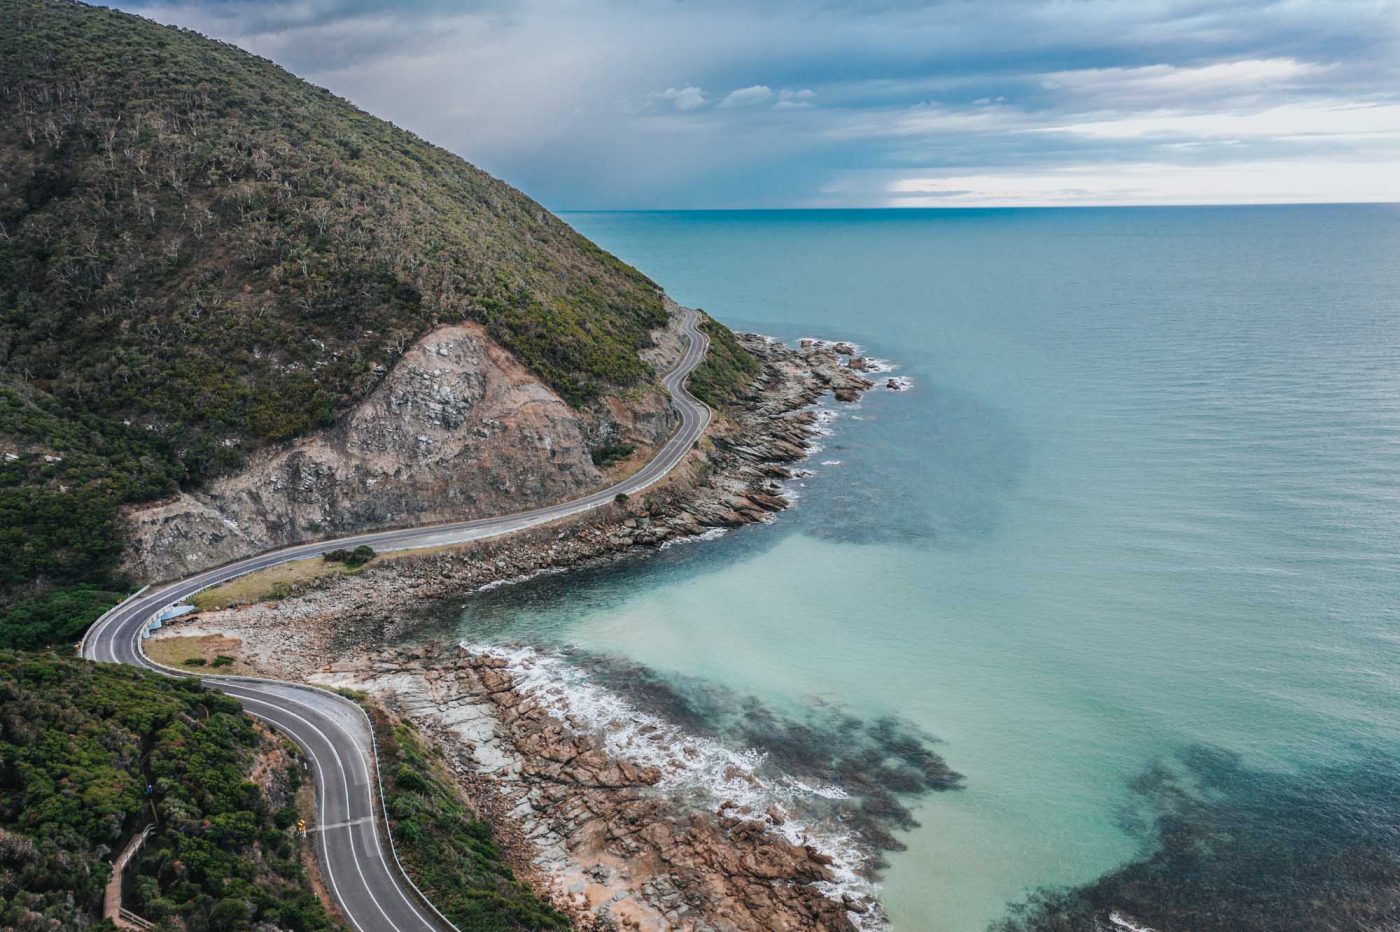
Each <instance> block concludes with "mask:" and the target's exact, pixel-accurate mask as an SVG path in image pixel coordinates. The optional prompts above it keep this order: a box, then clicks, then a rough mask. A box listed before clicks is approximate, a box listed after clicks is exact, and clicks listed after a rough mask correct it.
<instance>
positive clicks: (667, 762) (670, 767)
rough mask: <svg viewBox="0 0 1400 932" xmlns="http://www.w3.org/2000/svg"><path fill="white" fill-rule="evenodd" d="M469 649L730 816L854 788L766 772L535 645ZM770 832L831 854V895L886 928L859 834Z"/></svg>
mask: <svg viewBox="0 0 1400 932" xmlns="http://www.w3.org/2000/svg"><path fill="white" fill-rule="evenodd" d="M462 647H463V648H464V649H465V650H467V651H470V652H471V653H475V654H486V655H490V656H493V657H499V658H501V659H502V660H504V661H505V662H506V669H508V670H509V671H510V673H511V677H512V679H513V680H514V683H515V688H516V689H517V690H518V691H520V692H521V693H522V694H527V695H529V696H531V697H532V698H533V699H534V700H535V701H536V702H538V703H540V705H541V706H542V707H544V708H545V709H547V710H548V711H549V712H550V713H551V714H553V715H554V716H555V717H556V718H558V719H560V720H561V721H564V722H567V723H568V724H569V725H570V726H572V727H573V728H575V729H577V730H579V731H580V732H584V733H588V734H591V735H594V736H596V737H598V738H599V739H600V740H601V741H602V742H603V746H604V748H605V749H606V750H607V752H608V754H610V755H612V756H614V757H618V758H622V759H623V760H626V761H628V762H630V763H633V764H636V765H639V766H643V767H646V766H651V767H655V768H657V770H658V771H660V773H661V780H660V782H659V783H658V784H657V787H658V788H659V789H661V790H665V791H669V792H671V793H674V794H676V795H677V796H678V797H682V798H684V799H686V800H688V801H691V802H694V803H698V804H700V805H703V806H705V807H706V808H708V809H710V810H711V811H713V812H716V813H719V812H721V810H723V812H724V813H726V814H729V815H736V816H741V817H745V818H750V819H764V816H765V814H766V813H767V812H768V810H769V809H770V808H772V807H774V806H777V807H778V809H779V810H780V811H782V812H784V813H785V814H786V813H787V806H789V805H791V804H793V803H795V802H801V801H802V800H803V799H804V798H808V799H810V798H818V799H824V800H833V799H845V798H847V793H846V791H845V790H843V789H841V788H840V787H839V786H835V785H830V784H816V785H813V784H809V783H806V782H803V781H801V780H798V779H796V778H795V777H791V776H785V777H782V778H780V779H779V780H778V781H777V782H773V781H770V780H766V779H764V778H763V777H761V776H759V774H758V770H759V768H760V766H761V765H762V764H763V761H764V759H765V757H766V755H765V754H763V753H762V752H761V751H758V750H755V749H752V748H749V749H745V750H742V751H736V750H732V749H730V748H727V747H725V746H724V745H722V744H720V743H719V742H717V741H713V740H710V739H708V738H702V737H700V736H697V735H694V734H690V733H688V732H686V731H684V730H682V729H681V728H678V727H677V726H675V725H673V724H672V723H670V722H667V721H665V720H664V719H662V718H659V717H657V716H655V715H652V714H650V713H648V712H643V711H642V710H640V709H638V708H636V707H634V706H633V705H631V704H630V703H629V702H627V700H625V699H623V698H622V697H621V696H619V695H618V694H616V693H615V692H613V691H611V690H609V689H607V688H606V687H604V686H600V685H599V684H597V683H596V682H594V681H593V679H592V678H591V677H590V676H589V675H588V673H586V672H585V671H583V670H581V669H579V668H578V667H576V666H574V665H572V664H569V663H567V662H566V661H564V660H563V659H561V658H559V657H556V656H551V655H549V654H544V653H541V652H539V651H537V650H535V649H533V648H530V647H499V646H496V645H485V644H468V643H463V644H462ZM768 830H769V831H772V832H775V833H777V834H778V835H780V836H782V837H783V838H785V839H786V840H787V841H789V842H790V843H792V844H794V845H810V846H812V847H813V848H814V849H815V850H817V851H819V852H821V853H822V854H823V855H825V856H826V857H829V858H831V865H830V870H831V873H832V876H833V878H834V879H833V880H832V881H830V882H826V881H822V882H818V883H817V884H815V886H816V888H817V889H818V890H820V891H821V892H822V893H823V894H824V895H825V896H827V897H829V898H831V899H834V900H837V901H841V900H843V899H845V898H848V897H849V898H850V899H852V900H854V901H857V902H859V903H861V904H862V905H864V906H866V908H867V911H866V912H865V913H864V914H861V913H850V918H851V920H852V922H854V923H856V924H857V926H858V927H859V928H862V929H872V930H873V929H880V928H884V926H885V920H884V916H883V911H882V910H881V909H880V905H879V900H878V898H877V894H878V887H877V886H876V885H875V884H874V883H872V882H871V881H869V880H867V879H866V878H865V877H864V876H862V872H863V870H864V868H865V867H866V861H867V858H868V854H867V853H866V851H865V850H864V848H863V847H862V846H861V844H860V843H859V842H858V840H857V839H856V838H855V837H854V836H852V835H850V834H848V833H846V832H843V831H840V830H834V829H826V828H820V829H819V828H817V827H815V826H812V825H809V824H807V823H805V822H803V821H801V820H800V819H796V818H792V817H785V818H784V820H783V823H782V824H781V825H774V824H772V823H771V821H770V822H769V825H768Z"/></svg>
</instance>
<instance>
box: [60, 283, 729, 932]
mask: <svg viewBox="0 0 1400 932" xmlns="http://www.w3.org/2000/svg"><path fill="white" fill-rule="evenodd" d="M681 314H682V315H683V318H682V333H683V334H684V336H685V352H684V354H683V355H682V357H681V359H680V361H679V362H678V363H677V364H676V365H675V366H674V367H673V368H672V369H671V371H670V372H668V373H666V374H665V375H664V376H663V377H662V382H663V383H664V384H665V386H666V388H667V389H668V390H669V391H670V393H671V404H672V406H673V407H674V408H675V410H676V412H677V413H678V414H679V415H680V424H679V426H678V427H677V428H676V430H675V432H674V433H673V434H672V435H671V437H670V439H669V440H667V441H666V443H665V444H663V445H662V447H661V449H660V450H658V451H657V453H656V455H655V456H654V457H652V459H651V460H649V461H648V462H647V464H646V465H645V466H643V467H642V468H641V469H639V470H637V472H635V473H633V474H632V475H631V476H628V477H627V478H626V479H623V480H622V481H620V482H617V483H615V484H613V485H611V486H609V487H608V488H606V489H601V490H599V491H597V492H594V493H592V494H590V495H585V496H584V497H582V498H579V499H575V500H573V501H570V502H563V503H561V504H558V505H550V506H548V507H545V508H536V509H534V510H531V511H524V512H519V513H517V514H510V515H502V516H500V517H495V518H478V519H476V520H472V521H457V522H452V523H449V524H437V525H431V526H426V527H420V528H405V529H399V530H392V531H376V532H371V533H366V534H356V535H353V536H350V537H341V538H336V539H334V540H323V541H317V542H315V543H310V544H298V545H296V546H292V547H284V548H282V549H280V550H271V551H268V552H266V553H262V554H259V555H257V556H254V557H249V558H247V559H245V560H240V561H238V562H236V563H230V564H227V565H225V566H220V567H216V568H214V569H211V570H206V571H204V572H202V573H198V574H196V575H194V576H189V577H186V578H185V579H181V580H177V581H175V582H170V583H164V584H162V585H160V586H157V587H151V588H148V589H143V590H142V591H141V592H138V593H136V594H135V595H133V596H131V597H130V598H129V599H127V600H126V601H124V602H122V603H121V604H120V605H118V606H117V607H116V608H114V609H112V610H111V611H110V612H108V613H107V614H105V615H103V616H102V617H101V618H99V619H98V620H97V621H96V622H95V623H94V624H93V626H92V627H91V628H89V629H88V632H87V634H86V635H85V636H84V638H83V643H82V647H81V651H82V655H83V657H85V658H86V659H88V660H95V661H99V662H104V663H125V664H131V665H133V666H139V667H145V668H146V669H149V670H155V671H157V672H160V673H166V674H170V673H171V672H172V671H169V670H167V669H165V668H163V667H159V666H157V665H156V664H154V663H153V662H152V661H151V660H149V659H148V658H147V657H146V655H145V653H144V651H143V650H142V648H141V637H142V634H143V633H144V632H145V630H146V627H147V625H148V624H149V623H150V622H151V621H152V620H153V619H154V618H155V617H156V616H157V615H159V614H160V613H161V612H162V611H163V610H164V609H166V608H167V607H168V606H170V605H174V604H177V603H179V602H180V601H182V600H184V599H187V598H189V597H190V596H192V595H194V594H195V593H196V592H199V591H200V590H202V589H207V588H209V587H210V586H217V585H219V584H220V583H224V582H227V581H228V580H230V579H234V578H236V577H238V576H243V575H245V574H247V573H252V572H256V571H258V570H262V569H266V568H268V567H270V566H276V565H278V564H279V563H287V562H289V561H292V560H302V559H306V558H307V557H315V556H320V555H321V554H324V553H326V552H328V551H331V550H335V549H336V548H340V547H356V546H359V545H360V544H368V545H369V546H371V547H373V548H375V549H376V550H409V549H415V548H419V547H437V546H441V545H444V544H457V543H465V542H467V541H472V540H480V539H482V538H487V537H498V536H500V535H503V534H511V533H514V532H516V531H520V530H523V529H525V528H529V527H534V526H536V525H539V524H546V523H548V522H551V521H557V520H559V519H560V518H567V517H570V516H572V515H577V514H581V513H583V512H586V511H590V510H592V509H594V508H598V507H600V506H602V505H606V504H607V503H608V502H611V501H613V499H614V498H616V496H617V495H618V494H619V493H624V494H627V495H635V494H637V493H639V492H642V491H644V490H645V489H647V488H648V487H650V486H652V485H654V484H655V483H656V482H658V481H660V480H661V479H663V478H664V477H665V476H666V475H667V474H669V473H670V472H671V470H672V469H674V468H675V467H676V466H677V465H678V464H679V463H680V462H681V461H682V460H683V459H684V458H685V456H686V454H687V453H688V452H689V451H690V449H691V448H692V447H693V446H694V444H695V442H696V441H697V440H699V439H700V435H701V433H702V432H703V431H704V429H705V427H706V426H707V425H708V424H709V422H710V410H709V408H707V407H706V406H705V405H704V404H703V403H702V402H701V401H699V400H698V399H696V398H695V397H693V396H692V395H691V394H690V393H689V392H688V391H687V390H686V388H685V380H686V378H687V377H688V376H689V375H690V373H691V372H692V371H693V370H694V369H695V367H696V366H697V365H699V363H700V360H701V359H703V358H704V356H705V351H706V350H707V349H708V348H709V339H708V338H707V337H706V336H705V334H704V332H703V331H702V330H701V329H700V316H699V314H697V313H696V312H695V311H693V310H691V309H689V308H683V309H682V310H681ZM201 679H203V681H204V682H205V683H206V684H208V685H210V686H212V687H214V688H216V689H219V690H221V691H223V692H225V693H227V694H228V695H230V696H234V697H235V698H237V699H238V700H239V701H240V702H242V703H243V707H244V708H245V709H246V710H247V711H248V712H249V714H251V715H253V716H255V717H257V718H259V719H262V720H263V721H265V722H267V723H269V724H270V725H272V726H274V727H275V728H277V729H278V730H280V731H282V732H283V733H285V734H287V735H288V736H290V737H291V738H292V740H293V741H295V742H296V743H297V744H298V745H299V746H300V747H301V749H302V751H303V752H304V753H305V755H306V759H307V760H308V761H309V762H310V764H311V766H312V768H313V770H314V773H315V780H316V799H317V806H318V812H317V816H316V822H315V825H314V826H312V830H313V831H314V834H315V836H316V837H315V843H316V849H317V852H318V854H319V857H320V864H321V871H322V874H323V876H324V879H325V882H326V886H327V888H328V889H329V890H330V893H331V896H332V897H334V899H335V901H336V902H337V904H339V906H340V908H341V910H342V911H343V912H344V914H345V916H346V918H347V919H348V920H349V922H350V924H351V926H352V927H354V928H355V929H358V930H360V932H378V930H384V932H423V930H436V932H441V930H443V929H445V928H456V927H455V926H453V925H452V924H451V923H450V922H448V921H447V919H446V918H445V917H443V916H442V915H441V914H440V913H438V912H437V910H436V909H435V908H434V907H433V906H432V904H431V903H430V902H428V901H427V899H426V898H425V897H424V896H423V895H422V894H421V893H419V892H418V890H417V888H416V887H415V886H414V885H413V881H412V880H411V879H410V878H409V877H408V876H407V875H406V874H405V873H404V872H403V870H402V868H401V867H400V865H399V864H398V857H397V855H396V854H395V853H394V848H393V841H392V839H390V838H389V837H388V831H387V827H386V825H385V823H384V822H383V821H382V820H381V814H382V811H383V809H382V802H383V799H382V790H381V789H380V786H379V781H378V776H377V771H376V769H375V755H374V748H373V741H374V736H373V732H372V731H371V729H370V725H369V719H368V717H367V716H366V715H365V713H364V710H362V709H361V708H360V707H359V705H357V704H356V703H354V702H351V701H350V700H348V699H346V698H344V697H342V696H340V695H337V694H336V693H333V692H329V691H327V690H323V689H318V688H315V687H312V686H305V685H300V684H296V683H284V682H279V681H276V680H264V679H254V678H249V677H231V676H203V677H201Z"/></svg>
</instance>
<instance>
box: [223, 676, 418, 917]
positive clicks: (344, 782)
mask: <svg viewBox="0 0 1400 932" xmlns="http://www.w3.org/2000/svg"><path fill="white" fill-rule="evenodd" d="M234 698H236V699H240V700H242V701H244V702H256V703H258V704H260V705H265V706H269V707H271V708H274V709H277V710H278V711H280V712H281V713H282V714H283V715H290V716H291V717H292V718H294V719H296V720H297V721H299V722H301V723H302V724H303V725H305V726H306V727H307V728H310V729H311V730H312V731H314V732H316V734H317V735H319V736H320V737H321V740H322V741H324V742H326V746H327V747H329V748H330V749H331V752H332V753H334V752H335V742H334V741H332V740H331V739H330V738H329V737H327V735H326V733H325V732H324V731H322V730H321V729H320V728H318V727H317V726H316V724H315V723H314V722H312V721H310V720H308V719H305V718H303V717H302V716H300V715H298V714H296V713H295V712H290V711H288V710H286V709H284V708H282V707H281V706H279V705H277V704H276V703H273V702H268V701H266V700H264V699H258V698H255V697H253V696H237V695H235V697H234ZM279 698H284V697H279ZM297 704H298V705H301V703H297ZM322 714H324V713H322ZM269 720H270V721H272V724H274V725H276V724H277V722H276V720H275V719H269ZM283 730H285V728H284V729H283ZM311 756H312V757H313V758H315V756H316V755H315V753H314V752H313V753H312V755H311ZM335 766H336V769H337V770H339V771H340V786H341V789H342V790H343V791H344V792H345V803H346V808H347V809H349V808H350V798H351V797H350V781H349V779H348V778H347V777H346V775H345V765H344V764H343V763H342V762H341V760H340V755H339V754H335ZM319 772H321V771H320V770H319V765H318V773H319ZM325 796H326V794H325V793H322V794H321V820H322V821H325V818H326V812H325ZM348 814H349V813H347V815H348ZM349 835H350V853H351V854H352V855H353V854H354V853H355V833H354V832H350V833H349ZM325 840H326V835H325V833H322V834H321V842H322V847H324V846H325ZM352 860H353V861H354V862H355V872H356V873H358V874H359V875H360V883H362V884H364V888H365V892H366V893H368V894H369V898H370V899H371V900H373V901H374V906H375V908H376V909H378V910H379V915H381V916H383V917H384V921H385V922H387V923H389V925H390V926H391V927H392V928H393V929H394V932H403V930H402V929H400V928H399V927H398V926H396V925H394V920H392V919H390V918H389V913H388V911H387V910H385V909H384V905H383V904H382V903H380V902H379V897H377V896H375V895H374V890H372V889H371V888H370V885H369V881H368V880H366V879H365V872H364V868H362V867H360V859H359V858H358V857H356V858H352ZM326 862H327V864H329V863H330V855H329V854H327V855H326ZM380 862H381V863H382V862H383V855H382V854H381V856H380ZM396 886H397V885H396ZM419 918H420V919H421V918H422V917H421V916H420V917H419ZM429 928H431V926H429Z"/></svg>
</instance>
